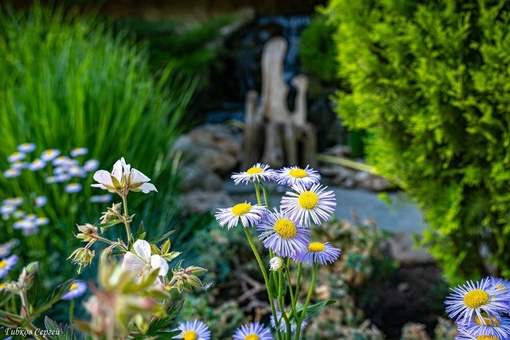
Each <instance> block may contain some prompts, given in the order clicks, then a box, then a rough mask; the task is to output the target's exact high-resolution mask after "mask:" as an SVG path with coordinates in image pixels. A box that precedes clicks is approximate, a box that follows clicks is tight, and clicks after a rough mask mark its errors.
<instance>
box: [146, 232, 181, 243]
mask: <svg viewBox="0 0 510 340" xmlns="http://www.w3.org/2000/svg"><path fill="white" fill-rule="evenodd" d="M174 232H175V230H170V231H169V232H166V233H164V234H163V235H159V236H157V237H155V238H153V239H152V240H151V241H150V243H154V244H157V243H159V242H161V241H163V240H164V239H167V238H168V237H170V235H172V234H173V233H174Z"/></svg>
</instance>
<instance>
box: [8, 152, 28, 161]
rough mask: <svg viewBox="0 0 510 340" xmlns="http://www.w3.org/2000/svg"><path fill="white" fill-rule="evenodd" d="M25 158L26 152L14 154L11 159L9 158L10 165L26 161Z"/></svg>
mask: <svg viewBox="0 0 510 340" xmlns="http://www.w3.org/2000/svg"><path fill="white" fill-rule="evenodd" d="M25 157H26V154H25V153H24V152H19V151H16V152H14V153H13V154H11V155H10V156H9V157H7V160H8V161H9V163H14V162H17V161H21V160H23V159H25Z"/></svg>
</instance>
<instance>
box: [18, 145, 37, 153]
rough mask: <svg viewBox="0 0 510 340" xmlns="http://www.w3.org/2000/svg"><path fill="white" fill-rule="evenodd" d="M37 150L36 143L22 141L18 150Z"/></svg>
mask: <svg viewBox="0 0 510 340" xmlns="http://www.w3.org/2000/svg"><path fill="white" fill-rule="evenodd" d="M34 150H35V144H34V143H22V144H20V145H18V151H19V152H26V153H28V152H32V151H34Z"/></svg>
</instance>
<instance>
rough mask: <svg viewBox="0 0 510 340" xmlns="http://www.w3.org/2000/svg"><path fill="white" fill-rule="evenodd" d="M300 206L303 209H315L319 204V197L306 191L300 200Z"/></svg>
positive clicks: (300, 196)
mask: <svg viewBox="0 0 510 340" xmlns="http://www.w3.org/2000/svg"><path fill="white" fill-rule="evenodd" d="M298 203H299V206H300V207H301V208H303V209H308V210H310V209H313V208H315V207H316V206H317V203H319V196H317V194H316V193H314V192H311V191H305V192H303V193H302V194H301V195H299V198H298Z"/></svg>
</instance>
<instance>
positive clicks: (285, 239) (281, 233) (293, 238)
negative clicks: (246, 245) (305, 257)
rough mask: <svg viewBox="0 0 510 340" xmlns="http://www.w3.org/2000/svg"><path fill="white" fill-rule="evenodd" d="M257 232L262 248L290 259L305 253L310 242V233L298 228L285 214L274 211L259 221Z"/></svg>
mask: <svg viewBox="0 0 510 340" xmlns="http://www.w3.org/2000/svg"><path fill="white" fill-rule="evenodd" d="M257 231H260V232H261V234H260V235H259V239H260V240H261V241H262V243H263V244H264V247H266V248H269V249H271V250H272V251H274V252H275V254H276V255H279V256H282V257H291V256H293V255H295V254H296V253H298V252H302V251H305V250H306V249H307V248H308V243H309V242H310V240H309V237H310V234H311V231H310V230H308V229H306V228H304V227H301V226H298V225H297V223H296V222H295V221H293V220H292V219H290V218H289V217H288V216H287V215H286V214H284V213H282V212H281V211H277V210H276V209H275V211H274V212H268V213H266V214H265V216H264V217H263V218H262V220H261V221H260V223H259V225H258V227H257Z"/></svg>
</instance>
